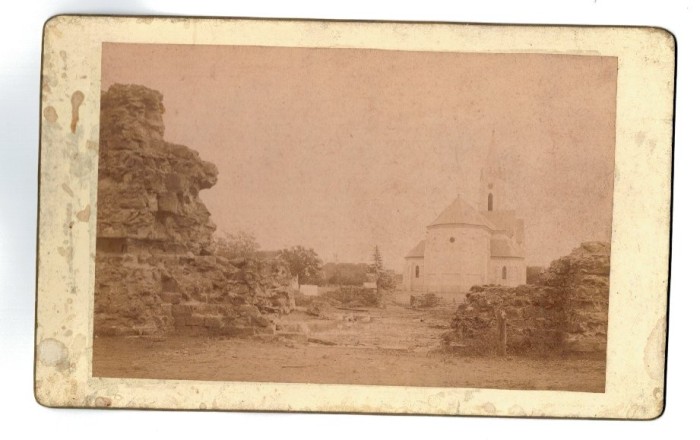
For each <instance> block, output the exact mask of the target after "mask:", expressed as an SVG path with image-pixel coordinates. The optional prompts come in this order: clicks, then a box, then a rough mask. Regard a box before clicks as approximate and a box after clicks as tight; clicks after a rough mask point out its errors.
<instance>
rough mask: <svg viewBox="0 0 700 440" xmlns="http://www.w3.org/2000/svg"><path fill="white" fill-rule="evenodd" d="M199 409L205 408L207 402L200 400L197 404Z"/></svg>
mask: <svg viewBox="0 0 700 440" xmlns="http://www.w3.org/2000/svg"><path fill="white" fill-rule="evenodd" d="M199 409H207V404H206V403H204V402H202V403H200V404H199Z"/></svg>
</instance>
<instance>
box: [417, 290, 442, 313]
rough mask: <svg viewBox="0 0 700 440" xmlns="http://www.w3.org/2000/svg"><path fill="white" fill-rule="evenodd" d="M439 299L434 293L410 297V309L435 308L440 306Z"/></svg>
mask: <svg viewBox="0 0 700 440" xmlns="http://www.w3.org/2000/svg"><path fill="white" fill-rule="evenodd" d="M441 302H442V301H441V299H440V297H439V296H437V295H435V294H434V293H424V294H421V295H411V298H410V305H411V308H416V309H429V308H431V307H436V306H438V305H440V303H441Z"/></svg>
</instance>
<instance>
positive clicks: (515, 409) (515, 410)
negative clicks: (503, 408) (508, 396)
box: [508, 405, 527, 417]
mask: <svg viewBox="0 0 700 440" xmlns="http://www.w3.org/2000/svg"><path fill="white" fill-rule="evenodd" d="M508 415H511V416H518V417H522V416H526V415H527V413H526V412H525V410H524V409H523V408H522V407H521V406H520V405H513V406H511V407H510V408H508Z"/></svg>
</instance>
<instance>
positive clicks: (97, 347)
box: [93, 293, 605, 392]
mask: <svg viewBox="0 0 700 440" xmlns="http://www.w3.org/2000/svg"><path fill="white" fill-rule="evenodd" d="M457 301H461V298H460V299H455V298H449V297H448V298H444V299H443V302H442V304H441V305H440V306H438V307H435V308H431V309H424V310H414V309H411V308H410V307H409V306H408V295H407V294H401V293H398V294H395V295H394V296H393V297H392V298H391V300H389V301H387V305H386V307H385V308H370V309H365V310H338V314H337V316H335V317H334V319H319V318H315V317H312V316H309V315H307V314H306V313H304V312H303V311H295V312H293V313H292V314H291V315H288V316H285V317H284V318H283V321H284V322H285V323H288V324H290V325H292V326H294V325H295V324H296V323H303V325H305V326H306V327H308V329H309V331H310V332H309V335H308V337H309V341H308V342H305V341H304V340H303V338H300V339H295V338H292V339H287V338H281V339H280V338H264V339H262V338H250V339H242V338H185V337H170V338H167V339H166V338H145V337H143V338H138V337H107V338H105V337H101V338H96V339H95V341H94V347H93V375H94V376H96V377H131V378H150V379H190V380H225V381H254V382H290V383H323V384H330V383H336V384H362V385H401V386H433V387H476V388H497V389H522V390H534V389H537V390H569V391H587V392H604V391H605V360H604V359H585V358H561V357H553V358H550V359H535V358H525V357H517V356H509V357H506V358H500V357H473V356H468V355H465V354H456V353H451V352H447V351H445V350H444V349H443V348H441V345H440V337H441V335H442V334H443V333H444V332H446V331H447V330H448V328H449V324H450V319H451V317H452V314H453V312H454V310H455V308H456V304H455V303H456V302H457Z"/></svg>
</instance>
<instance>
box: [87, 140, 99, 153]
mask: <svg viewBox="0 0 700 440" xmlns="http://www.w3.org/2000/svg"><path fill="white" fill-rule="evenodd" d="M85 146H86V147H87V149H88V150H92V151H97V146H98V144H97V142H95V141H90V140H89V141H86V142H85Z"/></svg>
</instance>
